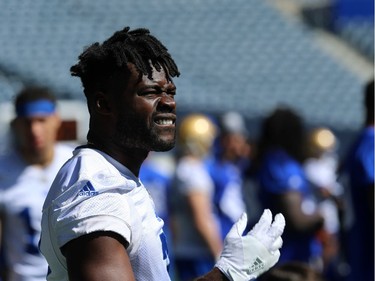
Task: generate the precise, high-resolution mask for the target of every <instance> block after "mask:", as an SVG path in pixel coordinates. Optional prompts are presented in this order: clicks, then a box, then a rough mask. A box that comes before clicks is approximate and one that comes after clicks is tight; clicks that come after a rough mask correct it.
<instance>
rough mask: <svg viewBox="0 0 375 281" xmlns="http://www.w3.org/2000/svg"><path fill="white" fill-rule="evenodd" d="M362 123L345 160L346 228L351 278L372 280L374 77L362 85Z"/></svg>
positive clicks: (364, 280)
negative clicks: (347, 188) (348, 204)
mask: <svg viewBox="0 0 375 281" xmlns="http://www.w3.org/2000/svg"><path fill="white" fill-rule="evenodd" d="M364 92H365V95H364V97H365V98H364V106H365V115H366V116H365V118H366V119H365V124H364V126H363V129H362V130H361V132H360V133H359V135H358V137H357V139H356V141H355V142H354V144H353V146H352V148H351V150H350V152H349V155H348V158H347V161H346V167H345V168H346V172H347V174H348V175H349V184H350V194H351V201H352V207H353V215H354V220H353V225H352V226H351V228H350V230H349V245H348V248H349V249H348V250H349V251H348V259H349V265H350V267H351V271H350V274H349V278H350V280H363V281H370V280H374V81H371V82H369V83H368V84H367V85H366V88H365V91H364Z"/></svg>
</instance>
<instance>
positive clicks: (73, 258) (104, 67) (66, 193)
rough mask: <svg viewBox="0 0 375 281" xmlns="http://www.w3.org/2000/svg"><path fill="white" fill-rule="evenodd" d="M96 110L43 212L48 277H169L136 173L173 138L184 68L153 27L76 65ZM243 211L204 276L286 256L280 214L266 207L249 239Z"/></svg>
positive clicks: (230, 274)
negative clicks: (83, 142) (176, 80)
mask: <svg viewBox="0 0 375 281" xmlns="http://www.w3.org/2000/svg"><path fill="white" fill-rule="evenodd" d="M71 72H72V75H73V76H78V77H80V78H81V81H82V84H83V88H84V93H85V96H86V98H87V104H88V110H89V113H90V127H89V132H88V136H87V140H88V142H87V144H86V145H84V146H81V147H77V148H76V149H75V151H74V153H73V157H72V158H71V159H70V160H68V161H67V162H66V163H65V164H64V166H63V167H62V168H61V170H60V171H59V173H58V174H57V176H56V178H55V181H54V182H53V184H52V186H51V189H50V192H49V194H48V195H47V198H46V201H45V203H44V207H43V215H42V235H41V241H40V242H41V243H40V249H41V251H42V253H43V255H44V256H45V257H46V259H47V261H48V264H49V274H48V276H47V280H49V281H52V280H53V281H63V280H80V281H85V280H90V281H96V280H101V281H103V280H104V281H106V280H108V281H109V280H110V281H116V280H121V281H124V280H141V281H152V280H155V281H164V280H170V277H169V275H168V264H169V260H168V251H167V248H166V243H165V236H164V234H163V230H162V227H163V221H162V220H161V219H160V218H159V217H157V215H156V214H155V210H154V204H153V201H152V199H151V198H150V196H149V194H148V192H147V190H146V189H145V187H144V186H143V184H142V182H141V181H140V180H139V177H138V175H139V170H140V167H141V165H142V163H143V161H144V160H145V159H146V157H147V155H148V153H149V152H150V151H167V150H170V149H171V148H172V147H173V146H174V143H175V130H176V128H175V123H176V114H175V111H176V102H175V99H174V96H175V94H176V87H175V85H174V83H173V81H172V77H175V76H178V75H179V71H178V69H177V66H176V64H175V63H174V61H173V59H172V58H171V56H170V54H169V53H168V51H167V49H166V48H165V47H164V46H163V45H162V44H161V42H159V40H157V39H156V38H155V37H154V36H152V35H151V34H150V33H149V31H148V30H147V29H136V30H132V31H131V30H130V29H129V28H128V27H126V28H124V29H123V30H121V31H118V32H116V33H115V34H114V35H113V36H112V37H110V38H109V39H108V40H106V41H104V42H103V43H102V44H99V43H95V44H93V45H91V46H90V47H89V48H88V49H87V50H86V51H84V52H83V53H82V54H81V55H80V56H79V62H78V63H77V64H76V65H74V66H72V68H71ZM246 223H247V217H246V214H244V215H243V216H242V217H241V218H240V219H239V221H238V222H237V223H236V224H235V225H234V226H233V228H232V230H231V231H230V233H229V234H228V236H227V237H226V240H225V241H224V249H223V252H222V254H221V256H220V258H219V259H218V261H217V263H216V265H215V267H214V268H213V269H212V270H211V271H210V272H208V273H207V274H206V275H205V276H202V277H200V278H198V280H232V281H233V280H240V281H242V280H243V281H245V280H250V279H252V278H255V277H257V276H258V275H259V274H261V273H262V272H264V271H266V270H268V269H269V268H270V267H271V266H273V265H274V264H275V263H276V262H277V260H278V259H279V256H280V252H279V249H280V247H281V244H282V239H281V234H282V232H283V229H284V226H285V220H284V217H283V216H282V215H281V214H278V215H276V216H275V219H274V221H273V222H272V214H271V212H270V211H269V210H265V211H264V214H263V215H262V217H261V218H260V220H259V222H258V223H257V224H256V225H255V226H254V228H253V229H252V230H251V231H250V232H249V233H248V234H246V235H245V236H242V234H243V232H244V229H245V227H246Z"/></svg>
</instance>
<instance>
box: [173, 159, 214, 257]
mask: <svg viewBox="0 0 375 281" xmlns="http://www.w3.org/2000/svg"><path fill="white" fill-rule="evenodd" d="M172 191H173V194H172V197H173V199H172V207H173V215H174V218H175V219H174V221H173V223H174V228H175V229H176V233H175V236H174V240H175V241H174V254H175V256H176V257H178V258H197V257H199V258H203V257H212V254H211V251H210V249H209V248H208V246H207V242H206V241H204V240H203V238H202V236H201V235H200V234H199V232H198V230H197V229H196V226H195V223H194V220H193V216H192V213H191V207H190V205H189V203H188V201H187V197H186V196H187V195H189V194H192V193H197V192H198V193H204V194H206V196H207V197H209V198H210V200H211V201H212V200H213V199H212V197H213V192H214V183H213V182H212V179H211V177H210V175H209V174H208V172H207V170H206V168H205V166H204V164H203V162H202V160H199V159H195V158H192V157H182V158H180V159H179V161H178V163H177V167H176V174H175V179H174V183H173V187H172Z"/></svg>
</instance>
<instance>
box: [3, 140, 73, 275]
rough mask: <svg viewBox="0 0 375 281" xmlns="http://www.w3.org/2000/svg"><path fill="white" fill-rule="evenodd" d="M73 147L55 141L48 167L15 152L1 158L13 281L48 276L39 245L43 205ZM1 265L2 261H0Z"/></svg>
mask: <svg viewBox="0 0 375 281" xmlns="http://www.w3.org/2000/svg"><path fill="white" fill-rule="evenodd" d="M72 150H73V149H72V148H71V147H68V146H65V145H62V144H56V146H55V156H54V159H53V161H52V163H51V164H50V165H48V166H47V167H44V168H42V167H40V166H30V165H27V164H26V163H25V162H24V160H23V159H22V158H21V157H20V156H19V155H18V154H17V153H16V152H15V151H10V152H9V153H7V154H6V155H2V156H1V158H0V214H1V217H2V223H3V235H4V237H3V245H2V246H3V254H4V258H5V264H6V265H7V266H8V268H9V270H10V271H9V275H10V276H9V279H8V280H11V281H41V280H46V275H47V268H48V265H47V262H46V260H45V258H44V257H43V256H42V255H41V253H40V252H39V249H38V243H39V238H40V232H41V227H40V222H41V219H42V206H43V203H44V200H45V198H46V196H47V193H48V190H49V188H50V186H51V184H52V182H53V180H54V178H55V176H56V174H57V172H58V171H59V169H60V168H61V166H62V165H63V164H64V163H65V162H66V160H68V159H69V158H70V157H71V156H72ZM0 266H1V265H0Z"/></svg>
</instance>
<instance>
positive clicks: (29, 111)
mask: <svg viewBox="0 0 375 281" xmlns="http://www.w3.org/2000/svg"><path fill="white" fill-rule="evenodd" d="M55 109H56V105H55V104H54V103H53V102H52V101H50V100H47V99H44V100H37V101H32V102H26V103H23V104H21V105H19V106H17V108H16V113H17V116H18V117H28V116H35V115H51V114H53V113H55Z"/></svg>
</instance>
